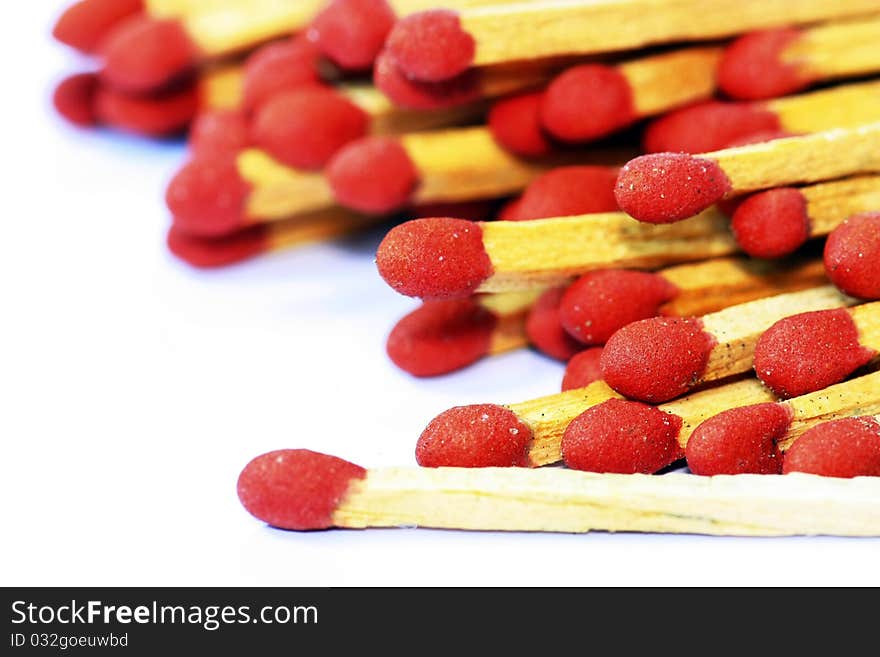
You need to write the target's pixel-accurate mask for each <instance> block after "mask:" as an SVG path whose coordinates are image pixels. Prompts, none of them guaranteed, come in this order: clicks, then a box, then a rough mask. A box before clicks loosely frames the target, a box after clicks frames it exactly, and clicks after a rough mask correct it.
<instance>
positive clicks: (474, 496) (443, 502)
mask: <svg viewBox="0 0 880 657" xmlns="http://www.w3.org/2000/svg"><path fill="white" fill-rule="evenodd" d="M238 496H239V499H240V500H241V503H242V504H243V505H244V507H245V508H246V509H247V510H248V511H249V512H250V513H251V514H252V515H254V516H255V517H256V518H258V519H260V520H262V521H264V522H266V523H268V524H270V525H273V526H275V527H279V528H282V529H294V530H301V531H302V530H313V529H327V528H330V527H349V528H366V527H435V528H448V529H469V530H495V531H544V532H568V533H584V532H590V531H596V530H598V531H612V532H617V531H629V532H662V533H687V534H711V535H719V536H724V535H730V536H785V535H815V534H829V535H841V536H878V535H880V478H875V477H860V478H856V479H838V478H830V477H818V476H815V475H808V474H790V475H785V476H766V475H737V476H719V477H698V476H695V475H686V474H669V475H663V476H652V475H614V474H594V473H588V472H577V471H573V470H563V469H557V468H552V469H544V470H524V469H518V468H484V469H476V470H475V469H466V468H437V469H426V468H412V467H411V468H405V467H398V468H377V469H370V470H366V469H364V468H362V467H360V466H358V465H355V464H354V463H350V462H348V461H345V460H343V459H340V458H337V457H334V456H329V455H326V454H320V453H317V452H312V451H309V450H305V449H288V450H278V451H274V452H269V453H267V454H263V455H262V456H258V457H257V458H255V459H254V460H252V461H251V462H250V463H248V465H247V466H246V467H245V468H244V470H243V471H242V473H241V475H240V476H239V479H238Z"/></svg>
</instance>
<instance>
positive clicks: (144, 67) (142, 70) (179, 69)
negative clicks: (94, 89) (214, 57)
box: [101, 16, 198, 93]
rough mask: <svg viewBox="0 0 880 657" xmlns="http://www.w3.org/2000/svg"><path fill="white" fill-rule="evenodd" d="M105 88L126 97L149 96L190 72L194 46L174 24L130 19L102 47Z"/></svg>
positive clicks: (153, 20)
mask: <svg viewBox="0 0 880 657" xmlns="http://www.w3.org/2000/svg"><path fill="white" fill-rule="evenodd" d="M101 54H102V55H103V58H104V69H103V71H101V79H102V81H103V82H105V83H106V84H108V85H110V86H113V87H116V88H117V89H120V90H122V91H126V92H129V93H148V92H151V91H155V90H157V89H161V88H163V87H165V86H167V85H168V84H169V83H170V82H172V81H174V80H176V79H178V78H180V77H182V76H184V75H186V74H189V73H191V72H192V70H193V67H194V66H195V65H196V61H197V59H198V50H197V48H196V45H195V44H194V43H193V42H192V40H190V38H189V35H187V33H186V31H185V30H184V29H183V26H182V25H181V24H180V23H179V22H178V21H176V20H166V19H157V18H150V17H149V16H133V17H131V18H128V19H126V20H125V21H124V22H122V23H121V24H119V25H118V26H117V27H116V28H115V29H114V30H113V31H112V32H111V33H110V34H108V35H107V38H106V39H105V40H104V42H103V43H102V45H101Z"/></svg>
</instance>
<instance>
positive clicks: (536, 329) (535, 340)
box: [526, 287, 583, 362]
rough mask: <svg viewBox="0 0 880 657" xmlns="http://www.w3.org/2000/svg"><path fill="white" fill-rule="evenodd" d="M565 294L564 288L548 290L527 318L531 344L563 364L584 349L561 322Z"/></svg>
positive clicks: (527, 333)
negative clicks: (560, 305)
mask: <svg viewBox="0 0 880 657" xmlns="http://www.w3.org/2000/svg"><path fill="white" fill-rule="evenodd" d="M564 293H565V288H564V287H556V288H553V289H550V290H547V291H546V292H544V293H543V294H542V295H541V296H540V297H538V300H537V301H536V302H535V305H534V306H532V308H531V310H530V311H529V316H528V317H527V318H526V335H527V336H528V338H529V342H530V343H531V344H532V345H533V346H534V347H535V348H536V349H537V350H538V351H540V352H541V353H543V354H546V355H548V356H550V357H551V358H555V359H556V360H561V361H562V362H565V361H567V360H568V359H570V358H571V357H572V356H574V355H575V354H576V353H578V352H579V351H580V350H581V349H583V345H582V344H581V343H580V342H578V341H577V340H575V339H574V338H573V337H571V336H570V335H569V334H568V333H566V332H565V329H563V328H562V322H560V320H559V302H560V301H561V300H562V295H563V294H564Z"/></svg>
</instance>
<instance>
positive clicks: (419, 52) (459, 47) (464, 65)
mask: <svg viewBox="0 0 880 657" xmlns="http://www.w3.org/2000/svg"><path fill="white" fill-rule="evenodd" d="M877 8H878V7H877V3H876V2H872V1H871V0H851V1H848V2H844V3H828V2H819V1H817V0H786V1H782V0H771V1H769V2H768V1H765V0H744V1H743V2H740V3H737V4H731V3H729V2H724V1H723V0H674V1H673V2H669V1H668V0H602V1H599V2H593V1H590V2H558V1H557V2H553V1H540V2H520V3H513V4H509V5H501V6H497V7H491V6H490V7H476V8H466V9H462V10H461V11H459V12H457V13H455V12H451V11H448V10H433V11H426V12H422V13H419V14H413V15H410V16H407V17H406V18H404V19H402V20H400V21H398V22H397V24H396V25H395V26H394V28H393V29H392V30H391V33H390V34H389V35H388V40H387V41H386V49H387V50H388V52H389V53H390V54H391V55H392V57H393V59H394V62H395V63H396V65H397V66H398V67H400V69H401V70H402V72H403V73H404V74H405V75H407V76H409V77H411V78H415V79H418V80H425V81H439V80H448V79H450V78H453V77H455V76H457V75H461V74H462V73H463V72H465V71H466V70H467V69H468V68H469V67H471V66H486V65H490V64H499V63H502V62H515V61H525V60H533V59H539V58H544V57H555V56H561V55H574V54H596V53H607V52H615V51H621V50H627V49H635V48H639V47H642V46H647V45H656V44H661V43H670V42H681V41H689V40H690V41H704V40H709V39H714V38H720V37H725V36H730V35H734V34H740V33H742V32H746V31H749V30H756V29H763V28H770V27H779V26H783V25H800V24H804V23H811V22H816V21H820V20H830V19H835V18H844V17H849V16H858V15H864V14H866V13H868V12H870V11H875V10H877Z"/></svg>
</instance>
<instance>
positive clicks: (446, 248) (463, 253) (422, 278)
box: [376, 218, 492, 299]
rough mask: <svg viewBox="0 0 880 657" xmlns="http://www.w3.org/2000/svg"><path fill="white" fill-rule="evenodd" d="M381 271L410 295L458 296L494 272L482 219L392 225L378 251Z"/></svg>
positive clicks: (391, 283)
mask: <svg viewBox="0 0 880 657" xmlns="http://www.w3.org/2000/svg"><path fill="white" fill-rule="evenodd" d="M376 265H377V266H378V268H379V274H381V276H382V278H384V279H385V282H386V283H388V285H390V286H391V287H392V288H394V289H395V290H397V291H398V292H400V293H401V294H405V295H407V296H410V297H422V298H424V299H450V298H456V297H458V298H461V297H465V296H467V295H469V294H472V293H473V292H474V291H476V289H477V287H479V285H480V283H482V282H483V281H484V280H486V279H487V278H488V277H489V276H490V275H491V274H492V263H491V262H490V260H489V256H488V254H487V253H486V250H485V249H484V248H483V230H482V229H481V228H480V224H478V223H474V222H472V221H467V220H465V219H438V218H434V219H415V220H413V221H407V222H406V223H403V224H401V225H399V226H395V227H394V228H392V229H391V230H390V231H389V232H388V234H387V235H386V236H385V239H383V240H382V243H381V244H380V245H379V249H378V251H377V253H376Z"/></svg>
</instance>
